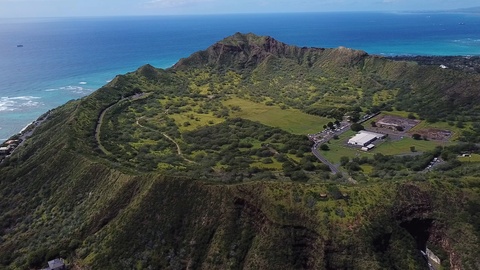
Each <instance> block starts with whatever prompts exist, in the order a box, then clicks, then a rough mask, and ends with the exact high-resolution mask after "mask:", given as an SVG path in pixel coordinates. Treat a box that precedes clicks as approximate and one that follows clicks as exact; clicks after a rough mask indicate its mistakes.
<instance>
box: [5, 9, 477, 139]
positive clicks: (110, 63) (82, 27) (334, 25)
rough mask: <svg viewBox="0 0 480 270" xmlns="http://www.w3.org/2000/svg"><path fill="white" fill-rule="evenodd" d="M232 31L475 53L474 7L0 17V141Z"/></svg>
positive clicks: (299, 40)
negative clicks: (125, 76)
mask: <svg viewBox="0 0 480 270" xmlns="http://www.w3.org/2000/svg"><path fill="white" fill-rule="evenodd" d="M235 32H244V33H247V32H253V33H256V34H259V35H269V36H272V37H274V38H276V39H278V40H280V41H283V42H286V43H289V44H294V45H299V46H309V47H327V48H329V47H338V46H345V47H351V48H355V49H361V50H365V51H367V52H368V53H370V54H384V55H480V15H474V14H440V13H435V14H428V13H423V14H419V13H416V14H406V13H307V14H268V15H265V14H263V15H209V16H163V17H111V18H56V19H55V18H54V19H0V139H6V138H8V137H9V136H11V135H12V134H14V133H17V132H19V131H20V130H21V129H22V128H23V127H24V126H26V125H27V124H28V123H30V122H31V121H33V120H35V119H36V118H37V117H38V116H39V115H41V114H42V113H44V112H45V111H47V110H49V109H51V108H54V107H57V106H59V105H61V104H63V103H65V102H66V101H68V100H71V99H77V98H80V97H82V96H84V95H87V94H89V93H91V92H92V91H94V90H96V89H98V88H99V87H101V86H102V85H104V84H106V83H107V82H108V81H109V80H111V79H112V78H113V77H114V76H115V75H116V74H122V73H125V72H128V71H133V70H135V69H136V68H138V67H139V66H141V65H144V64H146V63H149V64H152V65H154V66H156V67H161V68H167V67H169V66H171V65H173V64H174V63H175V62H177V61H178V59H180V58H182V57H187V56H189V55H190V54H191V53H193V52H195V51H198V50H202V49H205V48H207V47H208V46H209V45H211V44H213V43H214V42H216V41H218V40H221V39H222V38H224V37H226V36H229V35H232V34H234V33H235ZM20 44H21V45H23V47H17V45H20Z"/></svg>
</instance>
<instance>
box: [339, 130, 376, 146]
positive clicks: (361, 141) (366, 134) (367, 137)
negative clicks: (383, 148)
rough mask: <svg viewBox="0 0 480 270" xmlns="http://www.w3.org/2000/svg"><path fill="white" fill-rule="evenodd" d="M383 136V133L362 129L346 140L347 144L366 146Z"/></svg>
mask: <svg viewBox="0 0 480 270" xmlns="http://www.w3.org/2000/svg"><path fill="white" fill-rule="evenodd" d="M383 138H385V135H384V134H381V133H375V132H370V131H365V130H362V131H360V132H358V133H357V135H355V136H353V137H352V138H350V140H348V143H349V144H353V145H359V146H367V145H369V144H371V143H372V142H373V141H375V140H377V139H383Z"/></svg>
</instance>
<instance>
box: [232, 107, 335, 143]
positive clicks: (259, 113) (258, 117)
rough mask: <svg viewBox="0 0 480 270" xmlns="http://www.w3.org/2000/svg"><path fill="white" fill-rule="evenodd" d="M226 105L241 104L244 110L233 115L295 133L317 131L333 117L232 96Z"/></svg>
mask: <svg viewBox="0 0 480 270" xmlns="http://www.w3.org/2000/svg"><path fill="white" fill-rule="evenodd" d="M223 104H224V105H225V106H239V107H240V108H241V109H242V110H241V111H239V112H233V113H232V116H233V117H241V118H245V119H248V120H252V121H258V122H260V123H262V124H265V125H267V126H272V127H278V128H281V129H283V130H285V131H287V132H290V133H293V134H299V135H301V134H309V133H316V132H318V131H320V130H322V129H323V125H325V124H327V123H328V122H329V121H332V120H331V119H328V118H324V117H319V116H314V115H310V114H306V113H304V112H301V111H299V110H296V109H285V110H282V109H280V108H279V107H277V106H267V105H264V104H260V103H255V102H252V101H248V100H244V99H240V98H232V99H229V100H227V101H225V102H223Z"/></svg>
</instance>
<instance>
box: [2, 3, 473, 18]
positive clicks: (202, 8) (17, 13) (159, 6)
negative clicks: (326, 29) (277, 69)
mask: <svg viewBox="0 0 480 270" xmlns="http://www.w3.org/2000/svg"><path fill="white" fill-rule="evenodd" d="M476 6H480V3H479V2H478V0H0V18H21V17H71V16H128V15H187V14H231V13H280V12H332V11H334V12H338V11H347V12H350V11H422V10H450V9H459V8H469V7H476Z"/></svg>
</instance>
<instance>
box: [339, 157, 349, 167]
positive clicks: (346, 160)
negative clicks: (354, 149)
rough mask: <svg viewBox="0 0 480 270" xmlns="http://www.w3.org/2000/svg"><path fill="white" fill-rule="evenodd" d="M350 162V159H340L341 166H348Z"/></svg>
mask: <svg viewBox="0 0 480 270" xmlns="http://www.w3.org/2000/svg"><path fill="white" fill-rule="evenodd" d="M349 161H350V158H349V157H345V156H343V157H341V158H340V165H342V166H345V164H347V163H348V162H349Z"/></svg>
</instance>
